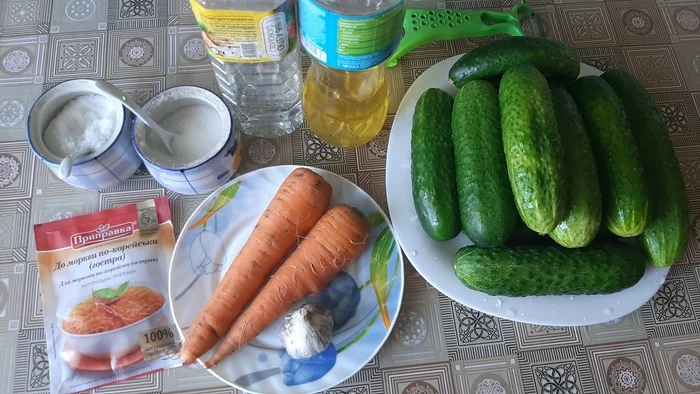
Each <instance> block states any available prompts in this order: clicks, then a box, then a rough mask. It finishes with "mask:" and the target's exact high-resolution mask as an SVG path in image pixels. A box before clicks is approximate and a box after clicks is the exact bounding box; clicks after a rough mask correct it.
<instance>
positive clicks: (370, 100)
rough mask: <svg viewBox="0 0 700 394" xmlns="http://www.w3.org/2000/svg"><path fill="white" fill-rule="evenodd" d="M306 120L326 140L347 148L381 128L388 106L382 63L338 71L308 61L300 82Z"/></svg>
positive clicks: (369, 137)
mask: <svg viewBox="0 0 700 394" xmlns="http://www.w3.org/2000/svg"><path fill="white" fill-rule="evenodd" d="M303 105H304V113H305V115H306V120H307V122H308V124H309V127H310V128H311V131H313V132H314V133H315V134H316V135H317V136H318V137H319V138H320V139H322V140H323V141H325V142H327V143H328V144H331V145H335V146H339V147H343V148H351V147H356V146H360V145H364V144H366V143H368V142H369V141H370V140H372V138H374V137H376V136H377V134H379V132H380V131H381V130H382V126H383V125H384V120H385V119H386V113H387V110H388V108H389V86H388V82H387V78H386V67H385V66H384V64H380V65H378V66H375V67H373V68H370V69H367V70H363V71H352V72H348V71H342V70H335V69H332V68H329V67H326V66H324V65H322V64H320V63H318V62H315V61H312V63H311V67H310V68H309V72H308V75H307V77H306V84H305V85H304V98H303Z"/></svg>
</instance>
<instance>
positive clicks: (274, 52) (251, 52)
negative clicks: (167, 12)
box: [190, 0, 296, 63]
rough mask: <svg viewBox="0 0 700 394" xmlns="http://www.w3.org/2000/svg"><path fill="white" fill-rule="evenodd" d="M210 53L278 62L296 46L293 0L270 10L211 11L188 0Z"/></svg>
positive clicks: (222, 57)
mask: <svg viewBox="0 0 700 394" xmlns="http://www.w3.org/2000/svg"><path fill="white" fill-rule="evenodd" d="M190 4H191V5H192V11H193V12H194V16H195V18H196V19H197V24H198V25H199V28H200V29H202V40H203V41H204V46H205V47H206V48H207V51H208V52H209V54H210V55H211V56H213V57H215V58H217V59H219V60H222V61H229V62H236V63H263V62H271V61H278V60H281V59H282V58H284V57H285V56H286V55H287V54H288V53H289V52H291V51H293V50H294V49H295V47H296V22H295V20H294V9H293V7H292V1H287V2H285V3H284V4H282V5H281V6H279V7H277V8H276V9H274V10H270V11H241V10H212V9H207V8H204V7H203V6H202V5H201V4H199V3H198V2H197V1H195V0H190Z"/></svg>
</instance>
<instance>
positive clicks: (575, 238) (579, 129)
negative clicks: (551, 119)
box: [549, 84, 602, 248]
mask: <svg viewBox="0 0 700 394" xmlns="http://www.w3.org/2000/svg"><path fill="white" fill-rule="evenodd" d="M550 90H551V91H552V102H553V103H554V110H555V112H556V114H557V125H558V126H559V135H560V136H561V141H562V146H563V148H564V171H565V172H564V173H565V174H566V195H567V198H568V205H567V210H566V214H565V216H564V219H563V220H562V221H561V222H560V223H559V224H558V225H557V228H555V229H554V230H553V231H552V232H550V233H549V236H550V237H551V238H552V239H553V240H554V241H556V242H557V243H558V244H559V245H561V246H564V247H567V248H581V247H584V246H586V245H588V244H589V243H591V241H593V239H594V238H595V236H596V234H597V233H598V228H599V227H600V220H601V216H602V208H601V205H602V201H601V197H600V184H599V182H598V173H597V169H596V165H595V158H594V157H593V151H592V150H591V143H590V141H589V140H588V135H586V127H585V126H584V124H583V119H582V118H581V114H580V113H579V111H578V107H577V106H576V102H575V101H574V98H573V97H571V95H570V94H569V92H567V91H566V89H564V88H563V87H561V86H558V85H554V84H550Z"/></svg>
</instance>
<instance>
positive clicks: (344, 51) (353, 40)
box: [299, 0, 405, 71]
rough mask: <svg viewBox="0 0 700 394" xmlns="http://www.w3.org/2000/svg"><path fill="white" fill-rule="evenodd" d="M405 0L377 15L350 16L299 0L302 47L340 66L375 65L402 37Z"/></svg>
mask: <svg viewBox="0 0 700 394" xmlns="http://www.w3.org/2000/svg"><path fill="white" fill-rule="evenodd" d="M404 9H405V0H401V1H400V2H399V3H398V4H396V5H395V6H394V7H392V8H390V9H388V10H386V11H384V12H382V13H380V14H375V15H366V16H349V15H342V14H337V13H334V12H331V11H329V10H326V9H324V8H322V7H320V6H319V5H318V4H317V3H316V1H315V0H300V1H299V29H300V40H301V45H302V47H303V48H304V49H305V50H306V52H307V53H308V54H309V55H310V56H311V57H313V58H315V59H316V60H317V61H319V62H321V63H323V64H325V65H326V66H328V67H332V68H336V69H339V70H348V71H357V70H366V69H368V68H372V67H374V66H376V65H378V64H381V63H382V62H384V61H385V60H386V59H388V58H389V57H390V56H391V54H392V53H393V52H394V50H396V47H397V46H398V45H399V41H401V30H402V26H403V16H404Z"/></svg>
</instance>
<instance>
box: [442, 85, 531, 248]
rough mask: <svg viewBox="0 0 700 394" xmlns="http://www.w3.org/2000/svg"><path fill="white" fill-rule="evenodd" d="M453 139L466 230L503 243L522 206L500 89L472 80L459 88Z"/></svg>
mask: <svg viewBox="0 0 700 394" xmlns="http://www.w3.org/2000/svg"><path fill="white" fill-rule="evenodd" d="M452 142H453V144H454V150H455V164H456V174H457V196H458V197H459V212H460V217H461V220H462V231H464V233H465V234H466V235H467V236H468V237H469V239H470V240H471V241H472V242H474V244H475V245H478V246H497V245H502V244H504V243H505V242H506V241H507V240H508V238H509V237H510V235H511V233H512V232H513V228H514V227H515V220H516V218H517V217H518V211H517V210H516V208H515V201H514V200H513V192H512V191H511V188H510V181H509V180H508V169H507V168H506V158H505V156H504V154H503V139H502V138H501V119H500V111H499V108H498V93H497V92H496V89H494V87H493V86H492V85H491V84H490V83H488V82H486V81H471V82H468V83H466V84H465V85H464V86H462V88H461V89H460V90H459V93H457V97H455V102H454V107H453V108H452Z"/></svg>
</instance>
